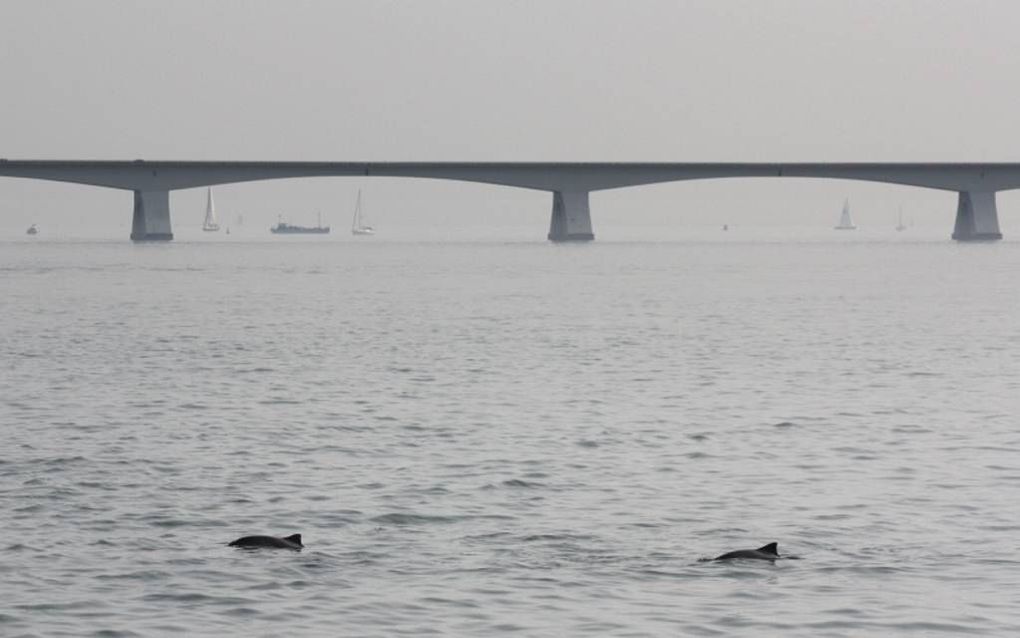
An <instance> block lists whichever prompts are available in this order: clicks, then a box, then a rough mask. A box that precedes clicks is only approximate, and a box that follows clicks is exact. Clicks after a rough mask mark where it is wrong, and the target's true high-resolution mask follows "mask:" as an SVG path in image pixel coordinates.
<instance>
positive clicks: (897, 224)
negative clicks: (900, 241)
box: [896, 208, 907, 231]
mask: <svg viewBox="0 0 1020 638" xmlns="http://www.w3.org/2000/svg"><path fill="white" fill-rule="evenodd" d="M906 228H907V227H906V226H904V225H903V209H902V208H900V219H899V221H898V222H896V230H898V231H901V230H906Z"/></svg>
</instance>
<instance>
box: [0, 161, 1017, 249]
mask: <svg viewBox="0 0 1020 638" xmlns="http://www.w3.org/2000/svg"><path fill="white" fill-rule="evenodd" d="M0 176H7V177H22V178H29V179H44V180H53V181H60V182H73V183H77V184H88V185H91V186H102V187H106V188H117V189H122V190H128V191H133V193H134V218H133V221H132V225H131V239H133V240H135V241H154V240H157V241H158V240H170V239H173V229H172V227H171V223H170V191H172V190H178V189H185V188H196V187H200V186H213V185H216V184H230V183H236V182H248V181H255V180H265V179H282V178H295V177H324V176H358V177H364V176H384V177H420V178H430V179H446V180H460V181H467V182H481V183H485V184H496V185H501V186H512V187H517V188H529V189H535V190H543V191H548V192H550V193H551V194H552V216H551V220H550V222H549V239H550V240H551V241H555V242H561V241H588V240H592V239H594V238H595V235H594V233H593V232H592V224H591V210H590V207H589V204H588V198H589V193H591V192H592V191H598V190H606V189H611V188H622V187H626V186H640V185H643V184H657V183H662V182H674V181H683V180H694V179H718V178H725V177H814V178H828V179H851V180H863V181H869V182H884V183H887V184H902V185H907V186H918V187H921V188H933V189H938V190H946V191H956V192H957V193H958V194H959V199H958V203H957V208H956V225H955V228H954V230H953V235H952V237H953V239H956V240H960V241H982V240H996V239H1002V233H1001V232H1000V231H999V216H998V210H997V208H996V204H995V194H996V193H997V192H998V191H1001V190H1010V189H1014V188H1020V163H984V164H975V163H888V162H886V163H822V162H806V163H778V164H767V163H675V162H672V163H671V162H666V163H607V162H585V163H577V162H212V161H203V162H197V161H196V162H190V161H145V160H133V161H122V160H115V161H107V160H7V159H0Z"/></svg>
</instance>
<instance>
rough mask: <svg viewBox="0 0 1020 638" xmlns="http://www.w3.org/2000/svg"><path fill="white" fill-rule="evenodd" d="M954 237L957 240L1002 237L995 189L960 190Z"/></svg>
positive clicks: (985, 239) (980, 239)
mask: <svg viewBox="0 0 1020 638" xmlns="http://www.w3.org/2000/svg"><path fill="white" fill-rule="evenodd" d="M953 239H955V240H957V241H994V240H996V239H1002V233H1001V232H999V211H998V209H997V208H996V206H995V191H960V201H959V203H958V204H957V205H956V227H955V228H953Z"/></svg>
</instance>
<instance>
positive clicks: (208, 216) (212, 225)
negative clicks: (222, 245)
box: [202, 188, 220, 231]
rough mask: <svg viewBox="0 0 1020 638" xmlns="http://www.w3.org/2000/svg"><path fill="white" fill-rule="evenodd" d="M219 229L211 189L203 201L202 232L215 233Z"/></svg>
mask: <svg viewBox="0 0 1020 638" xmlns="http://www.w3.org/2000/svg"><path fill="white" fill-rule="evenodd" d="M219 229H220V224H219V221H217V219H216V205H215V204H214V203H213V198H212V189H211V188H210V189H208V190H207V194H206V201H205V221H204V222H202V230H208V231H216V230H219Z"/></svg>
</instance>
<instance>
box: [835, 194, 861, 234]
mask: <svg viewBox="0 0 1020 638" xmlns="http://www.w3.org/2000/svg"><path fill="white" fill-rule="evenodd" d="M836 230H857V226H854V220H852V219H850V199H849V198H848V199H845V200H843V213H842V214H841V215H840V216H839V225H838V226H836Z"/></svg>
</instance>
